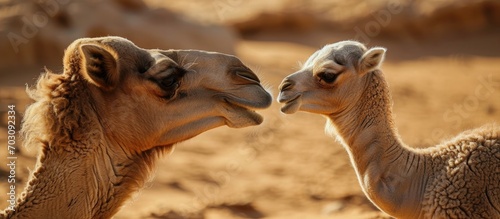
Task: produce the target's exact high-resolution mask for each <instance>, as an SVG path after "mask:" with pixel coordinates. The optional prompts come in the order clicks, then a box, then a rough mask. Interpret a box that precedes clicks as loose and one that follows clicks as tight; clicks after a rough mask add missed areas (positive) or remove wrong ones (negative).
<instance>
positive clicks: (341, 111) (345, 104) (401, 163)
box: [278, 41, 500, 218]
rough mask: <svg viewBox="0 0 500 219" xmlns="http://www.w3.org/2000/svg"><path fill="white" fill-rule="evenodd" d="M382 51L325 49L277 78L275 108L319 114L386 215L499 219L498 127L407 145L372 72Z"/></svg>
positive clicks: (346, 45) (383, 85) (343, 45)
mask: <svg viewBox="0 0 500 219" xmlns="http://www.w3.org/2000/svg"><path fill="white" fill-rule="evenodd" d="M384 54H385V49H383V48H372V49H367V48H366V47H364V45H362V44H360V43H358V42H354V41H342V42H339V43H335V44H331V45H328V46H325V47H324V48H323V49H321V50H319V51H317V52H316V53H315V54H313V55H312V56H311V57H310V58H309V60H308V61H307V62H306V64H305V65H304V67H303V68H302V69H301V70H300V71H298V72H296V73H294V74H292V75H290V76H288V77H287V78H285V79H284V81H283V83H282V85H281V86H280V89H281V92H280V95H279V97H278V101H279V102H282V103H284V104H285V105H284V106H283V108H282V111H283V112H285V113H294V112H296V111H298V110H302V111H307V112H312V113H317V114H322V115H324V116H326V117H327V126H326V131H327V132H329V133H330V134H332V135H337V136H338V139H339V140H340V142H341V143H342V144H343V145H344V147H345V148H346V150H347V152H348V154H349V156H350V159H351V162H352V165H353V167H354V169H355V171H356V174H357V176H358V180H359V183H360V185H361V187H362V189H363V192H364V193H365V194H366V195H367V197H368V198H369V199H370V200H371V201H372V202H373V203H374V204H375V205H376V206H377V207H378V208H379V209H381V210H382V211H384V212H386V213H388V214H389V215H391V216H394V217H397V218H500V183H499V182H500V127H499V126H498V125H494V124H492V125H486V126H483V127H481V128H478V129H474V130H470V131H466V132H464V133H461V134H460V135H458V136H457V137H455V138H454V139H452V140H450V141H447V142H445V143H442V144H440V145H437V146H435V147H431V148H426V149H414V148H411V147H408V146H406V145H405V144H404V143H403V142H402V141H401V139H400V137H399V135H398V133H397V129H396V127H395V125H394V121H393V118H392V101H391V96H390V94H389V88H388V84H387V82H386V80H385V79H384V76H383V73H382V71H380V69H379V68H378V66H379V65H380V63H381V62H382V61H383V58H384ZM325 74H332V75H333V76H332V75H330V76H329V77H324V76H325ZM329 78H330V79H331V78H335V79H334V80H332V81H328V82H327V80H328V79H329Z"/></svg>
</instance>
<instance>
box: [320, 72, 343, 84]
mask: <svg viewBox="0 0 500 219" xmlns="http://www.w3.org/2000/svg"><path fill="white" fill-rule="evenodd" d="M338 76H339V74H335V73H327V72H321V73H319V74H318V78H319V81H320V82H321V81H324V82H325V83H327V84H331V83H333V82H335V80H337V77H338Z"/></svg>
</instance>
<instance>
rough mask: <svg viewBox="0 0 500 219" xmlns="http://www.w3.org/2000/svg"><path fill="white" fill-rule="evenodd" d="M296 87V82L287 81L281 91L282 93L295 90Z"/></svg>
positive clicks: (282, 85)
mask: <svg viewBox="0 0 500 219" xmlns="http://www.w3.org/2000/svg"><path fill="white" fill-rule="evenodd" d="M294 85H295V82H294V81H292V80H289V79H285V81H283V83H281V85H280V87H279V90H280V91H286V90H290V89H292V88H293V86H294Z"/></svg>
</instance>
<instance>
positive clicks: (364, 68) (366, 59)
mask: <svg viewBox="0 0 500 219" xmlns="http://www.w3.org/2000/svg"><path fill="white" fill-rule="evenodd" d="M385 51H386V49H385V48H382V47H374V48H371V49H369V50H368V51H366V52H365V54H363V56H361V58H360V59H359V62H358V72H359V73H360V74H364V73H368V72H371V71H373V70H375V69H377V68H378V67H379V66H380V64H382V61H384V58H385Z"/></svg>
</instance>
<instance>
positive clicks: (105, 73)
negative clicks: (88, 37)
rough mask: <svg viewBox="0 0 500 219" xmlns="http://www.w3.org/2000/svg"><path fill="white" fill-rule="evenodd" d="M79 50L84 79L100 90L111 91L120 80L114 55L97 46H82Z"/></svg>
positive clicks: (116, 58)
mask: <svg viewBox="0 0 500 219" xmlns="http://www.w3.org/2000/svg"><path fill="white" fill-rule="evenodd" d="M79 50H80V54H81V57H82V60H81V70H82V73H83V75H84V76H85V78H86V79H87V80H88V81H90V82H91V83H93V84H95V85H96V86H98V87H100V88H102V89H106V90H111V89H113V88H114V87H115V86H116V85H117V84H118V81H119V79H120V74H119V69H118V56H117V55H116V53H115V52H114V51H112V50H111V49H109V48H106V47H103V46H102V45H98V44H83V45H80V47H79Z"/></svg>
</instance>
